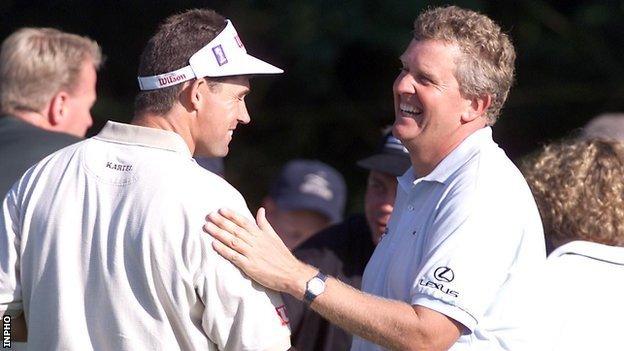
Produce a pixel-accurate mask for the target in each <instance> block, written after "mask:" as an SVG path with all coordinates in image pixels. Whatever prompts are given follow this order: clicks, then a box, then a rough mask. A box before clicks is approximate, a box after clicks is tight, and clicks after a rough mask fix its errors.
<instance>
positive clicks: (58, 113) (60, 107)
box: [47, 90, 69, 127]
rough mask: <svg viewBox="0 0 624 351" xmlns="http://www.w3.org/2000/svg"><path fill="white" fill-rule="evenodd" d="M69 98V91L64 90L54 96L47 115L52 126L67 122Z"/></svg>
mask: <svg viewBox="0 0 624 351" xmlns="http://www.w3.org/2000/svg"><path fill="white" fill-rule="evenodd" d="M68 99H69V93H68V92H66V91H64V90H61V91H59V92H58V93H56V94H55V95H54V96H53V97H52V100H51V101H50V105H49V107H48V116H47V117H48V121H49V122H50V125H51V126H53V127H54V126H57V125H59V124H63V123H64V122H65V117H66V116H67V112H68V111H67V109H68V108H69V106H68V105H67V100H68Z"/></svg>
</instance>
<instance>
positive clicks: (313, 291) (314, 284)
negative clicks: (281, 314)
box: [303, 271, 327, 305]
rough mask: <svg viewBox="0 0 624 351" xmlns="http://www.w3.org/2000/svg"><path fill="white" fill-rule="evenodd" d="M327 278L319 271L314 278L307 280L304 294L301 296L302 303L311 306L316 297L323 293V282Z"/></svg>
mask: <svg viewBox="0 0 624 351" xmlns="http://www.w3.org/2000/svg"><path fill="white" fill-rule="evenodd" d="M326 280H327V276H326V275H325V274H323V273H322V272H321V271H319V272H318V273H317V274H316V275H315V276H314V278H312V279H310V280H308V282H307V283H306V290H305V294H304V295H303V302H305V303H306V304H308V305H309V304H311V303H312V301H314V299H316V297H317V296H319V295H320V294H322V293H323V292H324V291H325V281H326Z"/></svg>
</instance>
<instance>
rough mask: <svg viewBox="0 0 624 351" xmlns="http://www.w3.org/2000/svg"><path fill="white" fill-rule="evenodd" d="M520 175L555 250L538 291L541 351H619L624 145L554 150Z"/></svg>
mask: <svg viewBox="0 0 624 351" xmlns="http://www.w3.org/2000/svg"><path fill="white" fill-rule="evenodd" d="M522 168H523V172H524V174H525V176H526V179H527V182H528V184H529V186H530V187H531V190H532V192H533V195H534V196H535V201H536V202H537V205H538V208H539V211H540V214H541V217H542V222H543V224H544V233H545V235H546V236H547V238H549V239H550V240H549V241H550V242H551V243H552V245H553V248H554V251H553V252H552V253H550V255H549V256H548V260H547V265H546V269H545V271H544V276H543V277H542V278H543V282H542V283H541V284H536V289H540V300H541V301H540V302H539V303H543V304H544V306H543V308H542V309H541V310H542V311H543V313H541V315H540V316H539V318H536V322H537V323H536V326H537V329H536V335H540V337H542V338H543V340H544V343H543V345H542V346H544V348H543V349H544V350H620V349H622V341H621V337H620V333H621V323H619V320H620V319H621V316H622V315H624V302H622V299H621V296H622V295H624V181H623V180H624V144H623V143H622V142H620V141H616V140H604V139H603V140H600V139H593V140H571V141H564V142H559V143H554V144H550V145H547V146H546V147H544V149H543V150H542V151H541V153H539V154H538V155H537V156H535V157H534V158H532V159H530V160H528V161H525V163H524V165H523V167H522Z"/></svg>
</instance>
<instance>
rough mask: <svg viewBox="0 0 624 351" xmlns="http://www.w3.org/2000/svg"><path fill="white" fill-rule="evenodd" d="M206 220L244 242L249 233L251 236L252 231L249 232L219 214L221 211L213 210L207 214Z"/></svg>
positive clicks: (246, 240)
mask: <svg viewBox="0 0 624 351" xmlns="http://www.w3.org/2000/svg"><path fill="white" fill-rule="evenodd" d="M207 220H208V221H209V222H208V223H210V222H212V223H213V224H215V225H216V226H217V227H219V228H220V229H222V230H225V231H227V232H229V233H230V234H232V235H234V236H236V237H238V238H240V239H241V240H243V241H245V242H248V239H249V235H250V234H251V235H252V236H253V234H252V233H249V231H247V230H245V229H244V228H241V227H240V226H238V225H237V224H236V223H234V222H232V220H230V219H229V218H226V217H224V216H223V215H221V213H219V212H213V213H211V214H209V215H208V217H207Z"/></svg>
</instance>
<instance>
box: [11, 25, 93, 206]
mask: <svg viewBox="0 0 624 351" xmlns="http://www.w3.org/2000/svg"><path fill="white" fill-rule="evenodd" d="M101 64H102V53H101V49H100V47H99V45H98V44H97V43H96V42H95V41H93V40H91V39H89V38H87V37H83V36H79V35H76V34H71V33H66V32H62V31H60V30H57V29H53V28H22V29H19V30H17V31H15V32H14V33H13V34H11V35H10V36H9V37H7V38H6V39H5V40H4V42H3V43H2V49H1V52H0V110H1V112H2V117H0V169H2V172H1V173H0V195H1V196H2V197H4V194H6V192H7V191H8V190H9V188H10V187H11V185H12V184H13V183H14V182H15V181H16V180H17V179H18V178H19V177H20V176H21V175H22V173H24V172H25V171H26V170H27V169H28V167H30V166H31V165H33V164H34V163H35V162H37V161H39V160H41V159H42V158H44V157H45V156H47V155H49V154H50V153H52V152H54V151H56V150H58V149H61V148H63V147H65V146H67V145H70V144H73V143H75V142H77V141H79V140H80V139H81V138H82V137H84V136H85V134H86V132H87V129H88V128H89V127H90V126H91V124H92V123H93V120H92V118H91V113H90V110H91V107H92V106H93V104H94V103H95V99H96V91H95V86H96V80H97V74H96V71H97V70H98V69H99V67H100V65H101Z"/></svg>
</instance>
